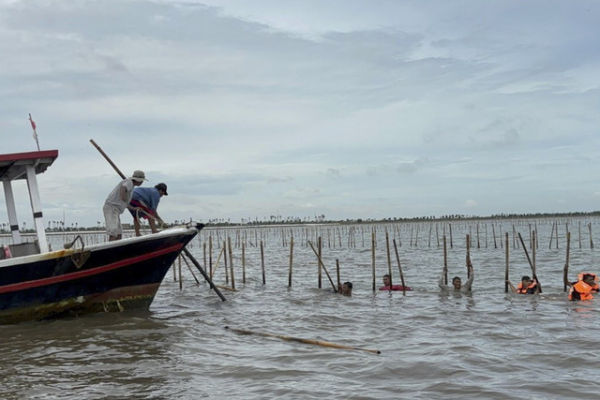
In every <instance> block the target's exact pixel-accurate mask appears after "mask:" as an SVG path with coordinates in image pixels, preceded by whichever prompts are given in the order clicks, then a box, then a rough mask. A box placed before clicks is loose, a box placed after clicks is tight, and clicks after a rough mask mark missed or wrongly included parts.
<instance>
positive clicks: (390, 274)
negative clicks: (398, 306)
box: [385, 230, 392, 291]
mask: <svg viewBox="0 0 600 400" xmlns="http://www.w3.org/2000/svg"><path fill="white" fill-rule="evenodd" d="M385 248H386V252H387V263H388V275H389V276H390V287H389V290H390V291H391V290H392V258H391V257H390V237H389V235H388V233H387V230H386V231H385Z"/></svg>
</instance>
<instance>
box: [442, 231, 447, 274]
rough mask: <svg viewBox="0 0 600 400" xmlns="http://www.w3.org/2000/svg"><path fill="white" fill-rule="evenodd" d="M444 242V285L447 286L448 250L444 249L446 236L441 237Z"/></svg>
mask: <svg viewBox="0 0 600 400" xmlns="http://www.w3.org/2000/svg"><path fill="white" fill-rule="evenodd" d="M442 240H443V242H444V285H447V284H448V250H447V248H446V235H444V236H442Z"/></svg>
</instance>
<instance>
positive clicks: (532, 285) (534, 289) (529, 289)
mask: <svg viewBox="0 0 600 400" xmlns="http://www.w3.org/2000/svg"><path fill="white" fill-rule="evenodd" d="M506 282H507V283H508V286H510V290H512V292H513V293H518V294H538V293H539V292H540V285H539V284H538V281H537V279H536V278H535V277H534V278H533V279H531V278H530V277H529V276H527V275H523V277H522V278H521V282H519V284H518V285H517V287H516V288H515V287H514V286H513V284H512V283H511V281H506Z"/></svg>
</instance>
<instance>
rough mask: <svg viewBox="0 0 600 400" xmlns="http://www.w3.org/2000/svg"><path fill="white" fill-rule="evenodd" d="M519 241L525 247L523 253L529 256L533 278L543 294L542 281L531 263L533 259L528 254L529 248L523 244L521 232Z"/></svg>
mask: <svg viewBox="0 0 600 400" xmlns="http://www.w3.org/2000/svg"><path fill="white" fill-rule="evenodd" d="M519 241H520V242H521V246H523V251H525V255H526V256H527V261H528V262H529V266H530V267H531V273H532V274H533V278H534V279H535V280H536V282H537V285H538V288H539V289H540V290H539V292H540V293H542V284H541V283H540V281H539V279H538V277H537V274H536V273H535V265H534V264H533V262H532V261H531V258H529V252H527V246H525V243H524V242H523V238H522V237H521V233H520V232H519Z"/></svg>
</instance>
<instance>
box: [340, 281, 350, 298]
mask: <svg viewBox="0 0 600 400" xmlns="http://www.w3.org/2000/svg"><path fill="white" fill-rule="evenodd" d="M342 294H343V295H344V296H350V295H351V294H352V282H344V284H343V285H342Z"/></svg>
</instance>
